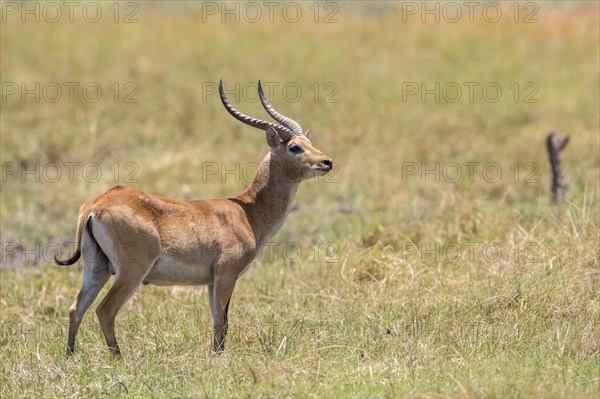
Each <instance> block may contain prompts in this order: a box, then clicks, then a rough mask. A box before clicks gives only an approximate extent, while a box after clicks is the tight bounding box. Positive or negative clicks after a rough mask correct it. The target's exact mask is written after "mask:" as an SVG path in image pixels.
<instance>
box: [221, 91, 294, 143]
mask: <svg viewBox="0 0 600 399" xmlns="http://www.w3.org/2000/svg"><path fill="white" fill-rule="evenodd" d="M219 94H220V95H221V102H222V103H223V105H224V106H225V109H226V110H227V112H229V113H230V114H231V116H233V117H234V118H235V119H237V120H238V121H240V122H243V123H245V124H246V125H249V126H252V127H255V128H257V129H261V130H266V129H267V128H268V127H271V128H273V129H275V131H276V132H277V133H278V134H279V137H281V139H282V140H283V141H289V140H290V139H291V138H292V137H293V136H304V135H305V134H304V131H303V130H302V126H300V124H299V123H298V122H296V121H295V120H293V119H291V118H288V117H287V116H285V115H282V114H280V113H279V112H277V110H275V108H273V106H272V105H271V104H269V101H268V100H267V97H266V96H265V92H264V91H263V89H262V85H261V84H260V80H259V81H258V96H259V97H260V102H261V103H262V105H263V107H264V108H265V110H266V111H267V112H268V113H269V115H271V117H273V119H275V120H276V121H277V122H279V123H281V125H278V124H277V123H273V122H268V121H265V120H262V119H258V118H253V117H251V116H248V115H244V114H242V113H241V112H240V111H238V110H237V109H235V108H234V107H233V105H231V103H230V102H229V100H228V99H227V96H225V90H224V89H223V80H221V81H219Z"/></svg>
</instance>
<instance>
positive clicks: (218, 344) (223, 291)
mask: <svg viewBox="0 0 600 399" xmlns="http://www.w3.org/2000/svg"><path fill="white" fill-rule="evenodd" d="M236 278H237V276H231V275H223V276H218V277H217V278H216V279H215V282H214V284H213V285H209V286H208V295H209V299H210V305H211V306H210V308H211V311H212V316H213V326H214V338H213V351H214V352H216V353H220V352H223V351H224V350H225V336H226V335H227V311H228V310H229V301H230V299H231V294H232V293H233V287H234V286H235V281H236ZM211 297H212V298H211Z"/></svg>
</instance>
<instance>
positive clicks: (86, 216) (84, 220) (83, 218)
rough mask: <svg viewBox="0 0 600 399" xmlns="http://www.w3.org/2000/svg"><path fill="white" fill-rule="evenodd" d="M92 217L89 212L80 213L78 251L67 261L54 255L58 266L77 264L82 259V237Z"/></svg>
mask: <svg viewBox="0 0 600 399" xmlns="http://www.w3.org/2000/svg"><path fill="white" fill-rule="evenodd" d="M91 218H92V215H90V212H89V211H84V212H80V213H79V220H78V221H77V237H76V238H77V250H76V251H75V253H74V254H73V255H72V256H71V257H70V258H69V259H65V260H60V259H58V258H57V257H56V255H54V261H55V262H56V264H57V265H60V266H69V265H72V264H73V263H75V262H77V261H78V260H79V258H80V257H81V236H82V235H83V229H84V228H85V227H86V226H87V225H88V224H89V222H90V220H91Z"/></svg>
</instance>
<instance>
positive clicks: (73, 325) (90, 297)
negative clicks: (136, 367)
mask: <svg viewBox="0 0 600 399" xmlns="http://www.w3.org/2000/svg"><path fill="white" fill-rule="evenodd" d="M81 248H82V252H83V284H82V285H81V290H79V294H78V295H77V299H76V300H75V301H74V302H73V304H72V305H71V307H70V308H69V335H68V341H67V355H71V354H72V353H73V351H74V350H75V338H76V336H77V331H78V330H79V326H80V325H81V320H82V319H83V315H84V314H85V312H86V311H87V310H88V309H89V307H90V305H91V304H92V303H93V302H94V299H96V297H97V296H98V293H99V292H100V290H101V289H102V287H104V285H105V284H106V282H107V281H108V279H109V277H110V271H109V268H108V258H107V257H106V255H105V254H104V252H102V249H101V248H100V246H99V245H98V243H97V242H96V240H95V239H94V237H92V236H91V235H90V234H89V232H88V230H87V229H86V230H85V231H84V233H83V237H82V247H81Z"/></svg>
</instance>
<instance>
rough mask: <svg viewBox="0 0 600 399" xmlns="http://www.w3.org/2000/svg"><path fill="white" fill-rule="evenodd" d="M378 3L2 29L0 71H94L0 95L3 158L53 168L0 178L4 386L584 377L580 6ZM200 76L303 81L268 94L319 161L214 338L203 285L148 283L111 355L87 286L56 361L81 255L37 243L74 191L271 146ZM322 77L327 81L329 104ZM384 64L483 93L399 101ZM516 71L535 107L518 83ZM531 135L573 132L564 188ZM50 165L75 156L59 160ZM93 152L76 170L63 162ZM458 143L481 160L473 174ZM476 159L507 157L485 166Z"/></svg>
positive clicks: (593, 41) (471, 390) (279, 386)
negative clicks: (71, 256)
mask: <svg viewBox="0 0 600 399" xmlns="http://www.w3.org/2000/svg"><path fill="white" fill-rule="evenodd" d="M311 4H312V3H306V4H304V6H305V9H304V11H305V13H307V14H306V15H310V14H308V13H309V12H310V10H308V9H307V8H306V7H309V6H310V5H311ZM390 4H391V5H390ZM390 4H388V5H387V6H382V7H381V8H378V7H374V6H372V7H369V6H366V5H353V6H350V5H348V4H347V3H340V11H339V13H338V14H337V18H338V19H339V22H338V23H335V24H323V23H319V24H315V23H314V22H312V20H311V18H303V19H302V20H301V21H300V22H298V23H295V24H289V23H285V21H282V20H276V21H275V22H274V23H273V24H270V23H267V22H263V23H256V24H248V23H240V24H234V23H225V24H222V23H220V22H219V20H218V19H216V18H215V19H209V21H208V22H206V23H202V22H201V14H200V9H199V6H198V5H196V6H195V7H192V6H191V5H190V4H184V3H178V6H172V7H169V6H167V5H166V4H161V5H154V6H150V5H149V4H147V3H144V4H142V6H141V8H140V11H139V13H138V14H137V17H138V19H139V22H138V23H135V24H123V23H118V24H115V23H112V22H111V21H110V19H107V20H103V21H102V22H100V23H98V24H89V23H85V22H84V21H81V20H78V21H77V22H76V23H73V24H71V23H57V24H49V23H39V24H36V23H24V24H23V23H20V22H15V20H14V19H9V20H8V22H6V23H3V24H2V32H1V38H0V40H1V45H2V56H1V57H0V67H1V70H2V82H3V89H4V88H5V87H6V86H5V85H6V83H7V82H18V83H19V84H20V83H21V82H26V83H27V84H28V85H29V86H28V87H32V85H34V84H35V82H41V84H42V85H43V84H45V83H47V82H80V83H81V85H83V84H85V83H87V82H98V84H100V86H101V87H102V89H103V96H102V98H101V99H100V100H99V101H98V102H96V103H90V102H86V101H85V99H84V98H82V96H81V94H80V92H79V94H77V93H76V96H75V98H74V100H73V102H69V101H67V100H65V99H64V98H63V99H61V100H60V101H58V102H56V103H50V102H48V101H40V102H39V103H36V102H34V101H32V100H31V98H29V100H28V101H25V102H22V101H20V99H19V98H18V96H11V97H9V98H8V99H7V100H6V101H3V102H2V115H1V116H2V117H1V118H0V129H1V132H2V142H1V154H0V155H1V161H2V163H3V165H4V166H5V167H6V165H16V166H18V168H19V172H20V171H21V170H23V168H28V169H33V168H35V165H36V163H39V164H40V168H41V169H40V173H42V172H41V170H42V168H44V167H45V166H47V165H48V163H51V162H57V163H59V164H60V165H62V167H61V168H62V169H61V170H62V172H63V177H62V178H60V179H57V181H56V182H51V181H49V180H51V179H47V178H46V179H44V176H43V175H40V177H41V179H40V181H39V182H36V181H35V179H34V175H25V176H24V177H23V179H25V181H23V179H22V176H21V175H20V174H17V175H8V176H6V175H5V174H3V176H2V177H3V178H4V177H6V178H5V179H4V180H3V181H2V189H1V190H0V196H1V204H0V216H1V228H2V231H1V234H2V239H1V240H2V244H3V247H2V267H1V268H0V320H1V323H0V328H1V329H0V352H1V354H2V365H1V370H2V374H1V375H2V381H1V382H0V386H1V389H2V391H1V393H2V397H31V396H37V397H41V396H43V397H89V396H92V397H95V396H109V397H122V396H126V395H125V394H126V393H128V395H129V396H130V397H182V396H186V397H290V396H293V397H374V396H375V397H400V396H402V397H448V396H452V397H597V395H598V390H599V388H600V373H599V364H598V357H599V354H600V338H599V335H598V322H599V315H600V302H599V300H598V287H599V283H600V274H599V264H598V259H599V258H600V252H599V245H598V242H599V233H598V232H599V228H600V209H599V206H600V203H599V194H600V193H599V185H598V181H599V180H600V159H599V151H598V148H599V145H600V143H599V132H600V111H599V110H600V93H599V86H600V80H599V76H598V72H597V71H598V70H599V68H600V62H599V57H598V51H599V44H598V40H597V38H598V36H599V34H600V21H599V17H598V15H599V14H598V8H597V5H596V4H592V3H578V4H577V5H576V6H574V7H567V6H565V4H562V5H556V6H553V5H551V4H549V3H541V7H540V10H539V12H538V14H537V18H538V19H539V22H538V23H533V24H522V23H519V24H515V23H514V22H513V21H512V20H511V19H510V18H506V19H504V18H503V19H502V20H501V21H500V22H499V23H496V24H490V23H486V22H485V21H483V20H482V19H481V18H477V19H476V21H475V22H474V23H469V22H468V21H462V23H456V24H448V23H440V24H435V23H425V24H423V23H420V22H419V21H418V19H411V20H409V21H408V22H406V23H402V22H401V21H402V14H401V9H400V7H399V6H398V5H396V6H395V5H394V4H392V3H390ZM506 7H508V5H506ZM105 11H106V10H105ZM505 12H508V11H507V9H505ZM109 15H110V14H109ZM290 46H291V47H292V48H293V50H289V49H288V48H289V47H290ZM220 78H223V79H224V81H225V82H226V83H229V84H233V83H234V82H240V84H241V85H244V84H246V83H249V82H255V81H256V80H258V79H262V80H263V81H267V82H279V83H280V87H281V86H283V85H284V84H285V83H289V82H295V83H297V84H298V85H300V87H301V88H302V90H303V95H302V97H301V98H300V99H299V101H297V102H290V101H285V99H284V98H283V97H282V95H281V92H276V95H275V97H274V98H273V103H274V105H275V106H276V107H277V108H278V109H279V110H280V111H282V112H283V113H286V114H289V115H290V116H291V117H293V118H295V119H297V120H298V121H299V122H300V123H302V124H303V126H304V127H305V128H312V130H313V132H314V133H313V136H311V137H313V143H314V144H315V145H316V146H317V147H318V148H320V149H322V150H323V151H324V152H326V153H327V154H328V155H330V156H331V157H332V158H333V159H334V162H335V163H337V164H338V165H339V170H338V171H337V173H336V174H335V176H333V177H332V178H331V179H329V180H327V181H323V179H321V181H319V182H310V181H309V182H306V183H303V184H302V185H301V187H300V190H299V193H298V196H297V198H296V203H297V204H298V209H297V210H295V211H294V212H292V213H291V214H290V216H289V218H288V220H287V222H286V223H285V224H284V226H283V228H282V230H281V231H280V233H279V234H278V235H277V236H276V237H275V238H274V239H273V242H274V244H273V245H272V248H273V252H272V254H269V251H268V249H266V250H265V253H264V254H263V256H262V257H261V258H260V259H259V260H258V261H256V262H255V263H254V264H253V265H252V267H251V269H250V270H249V272H248V273H247V274H245V275H244V277H243V278H242V279H241V280H240V281H239V282H238V284H237V286H236V289H235V291H234V294H233V300H232V306H231V311H230V323H231V325H230V329H229V334H228V337H227V351H226V352H225V353H224V354H222V355H220V356H215V355H213V354H211V352H210V344H211V342H212V326H211V317H210V312H209V307H208V300H207V296H206V290H205V289H204V288H203V287H199V288H198V287H196V288H189V287H154V286H144V287H141V288H140V289H139V291H138V292H137V294H136V295H135V296H134V297H133V299H132V301H131V302H130V304H128V305H127V306H125V308H124V309H123V310H122V312H121V313H120V314H119V317H118V318H117V335H118V339H119V343H120V347H121V350H122V351H123V359H122V360H116V359H113V358H111V356H110V355H109V354H108V351H107V350H106V348H105V344H104V339H103V337H102V333H101V331H100V328H99V325H98V323H97V319H96V316H95V314H94V312H93V309H94V307H92V309H91V310H90V311H89V312H88V314H87V315H86V318H85V319H84V322H83V324H82V327H81V329H80V333H79V336H78V341H77V348H76V350H77V352H76V356H74V357H72V358H66V357H65V355H64V352H65V344H66V329H67V323H68V307H69V305H70V304H71V302H72V301H73V299H74V298H75V296H76V295H77V292H78V290H79V287H80V284H81V280H82V265H81V263H78V264H77V265H76V266H72V267H71V268H59V267H57V266H55V265H53V264H51V262H50V260H49V258H50V255H51V254H52V249H53V248H54V247H53V246H52V244H49V243H60V244H62V243H65V242H68V241H72V236H73V232H74V228H75V223H76V220H77V210H78V208H79V206H80V205H81V204H82V203H83V202H85V201H87V200H89V199H92V198H94V197H96V196H98V195H99V194H101V193H102V192H103V191H105V190H106V189H108V188H109V187H111V186H113V185H115V184H116V183H120V184H126V185H131V186H135V187H138V188H140V189H143V190H145V191H147V192H150V193H155V194H160V195H167V196H171V197H174V198H179V199H191V198H213V197H221V196H231V195H235V194H237V193H239V192H241V191H242V190H243V189H244V188H245V186H246V185H247V184H248V181H247V179H245V177H247V175H245V174H241V173H240V174H241V175H238V176H235V175H232V174H229V175H225V176H222V175H221V174H220V173H218V174H216V175H206V173H205V174H204V175H203V168H206V166H207V165H208V164H207V163H211V165H212V163H215V164H217V165H219V166H221V164H222V163H224V164H225V165H226V167H227V168H228V169H229V170H231V169H233V168H234V167H235V164H236V163H239V170H240V171H242V170H248V171H251V170H252V169H251V168H250V169H244V168H245V167H246V166H247V165H248V164H249V163H252V162H258V161H259V160H260V159H261V158H262V156H263V155H264V153H266V151H267V145H266V143H265V137H264V134H261V133H260V132H258V131H255V130H253V129H250V128H245V127H243V126H240V124H239V123H237V122H236V121H234V120H233V119H232V118H231V117H230V116H229V115H228V114H227V113H226V112H225V111H224V110H223V109H222V106H221V104H220V103H219V99H218V96H215V95H207V96H206V101H203V94H206V92H205V91H203V87H204V86H203V83H207V82H209V83H214V82H218V80H219V79H220ZM115 82H117V83H118V84H119V87H120V89H121V90H124V85H125V84H126V83H127V82H133V83H135V85H137V87H138V89H139V91H138V92H137V94H136V96H135V97H136V98H137V99H138V100H139V102H138V103H123V102H122V101H118V102H115V101H114V99H113V94H114V93H113V91H111V89H110V86H111V85H112V84H113V83H115ZM315 82H316V83H317V87H319V90H320V91H319V96H318V98H317V100H318V101H315V99H314V90H312V91H311V89H310V87H311V85H313V84H314V83H315ZM328 82H333V84H334V85H335V86H334V87H336V88H337V89H338V90H337V92H336V93H335V94H334V98H335V99H336V100H338V101H337V102H324V98H325V95H326V94H328V93H330V91H329V90H330V88H331V87H332V86H327V87H326V86H325V85H326V84H327V83H328ZM403 82H404V83H407V82H416V83H418V84H420V83H422V82H425V83H426V84H428V85H429V86H428V87H433V85H434V84H435V82H440V84H441V86H443V85H444V84H446V83H449V82H458V83H459V84H461V85H462V84H463V83H464V82H478V83H480V84H481V86H483V85H484V84H485V83H487V82H496V83H497V84H498V85H500V86H501V87H502V88H503V95H502V98H501V99H500V101H498V102H496V103H491V102H488V101H485V100H484V99H483V98H482V97H481V96H480V95H479V94H477V93H478V92H476V97H475V99H474V101H473V102H469V101H467V100H465V99H461V100H460V101H458V102H456V103H451V102H447V101H443V99H442V100H441V101H439V102H435V101H433V100H432V99H431V97H428V98H426V101H424V102H422V101H421V99H420V98H419V97H418V96H413V97H408V98H407V99H406V101H403V90H402V83H403ZM515 82H517V83H518V86H519V87H520V90H521V92H520V97H519V101H514V98H513V94H514V91H511V89H510V87H511V85H513V84H514V83H515ZM528 82H533V83H535V85H536V87H537V88H538V89H539V90H538V91H537V93H536V94H535V99H537V100H538V102H537V103H525V102H524V101H523V99H524V98H523V95H524V93H527V90H525V89H524V87H525V84H527V83H528ZM523 90H525V91H523ZM126 92H127V90H125V91H121V92H120V93H121V99H122V98H123V96H124V94H125V93H126ZM248 93H251V90H249V91H248ZM479 93H480V92H479ZM237 104H238V106H239V109H240V110H242V111H243V112H245V113H248V114H251V115H257V116H259V115H263V116H264V115H266V113H265V112H264V111H262V110H261V109H260V106H259V105H258V104H257V103H256V102H254V103H252V102H250V101H248V100H247V99H240V101H239V103H237ZM551 130H556V131H558V132H560V133H561V134H569V135H570V136H571V142H570V143H569V145H568V146H567V148H566V149H565V151H564V153H562V164H563V168H564V170H565V172H566V175H567V176H568V178H569V189H568V193H567V198H568V200H567V202H566V203H564V204H562V205H560V206H558V205H555V204H553V203H552V202H551V200H550V195H549V186H550V172H549V165H548V161H547V158H546V157H547V156H546V153H545V144H544V140H545V137H546V135H547V133H548V132H549V131H551ZM65 162H77V163H78V164H76V166H75V169H74V172H75V175H74V178H73V180H72V181H69V179H68V178H67V176H66V175H65V174H66V173H67V172H68V169H67V168H66V167H65V166H64V163H65ZM90 162H96V163H98V164H99V165H100V168H101V170H102V172H103V173H102V177H101V178H100V179H99V180H98V181H97V182H90V181H89V179H87V180H86V179H84V178H83V177H82V175H81V172H82V168H83V166H85V165H88V164H89V163H90ZM451 162H456V163H457V164H459V165H460V166H461V170H462V172H463V175H462V177H461V178H460V179H458V180H459V181H457V182H456V183H451V182H448V181H444V179H440V180H439V181H436V179H435V176H432V175H426V176H424V178H422V177H421V175H420V174H416V175H406V174H404V175H403V170H404V171H405V172H406V167H407V165H409V163H410V165H416V166H418V167H419V168H421V169H422V168H425V167H427V168H429V169H432V168H435V165H436V163H439V165H440V166H439V168H440V174H441V171H442V170H444V171H447V172H448V173H449V172H450V170H449V169H444V168H445V167H448V165H450V163H451ZM465 162H478V165H477V166H476V169H475V175H474V176H473V179H472V181H471V180H470V179H469V176H468V175H467V174H466V172H467V168H466V167H465V166H464V163H465ZM115 163H118V168H117V170H118V171H119V175H118V178H116V179H115V175H114V173H115V168H114V167H113V165H115ZM128 163H132V164H128ZM515 163H518V167H517V168H516V169H517V170H518V172H519V173H518V176H517V175H516V174H515V173H516V171H515V168H514V165H515ZM132 165H133V166H132ZM485 165H495V166H496V167H498V168H500V170H501V171H502V176H501V177H500V178H499V179H498V180H497V181H494V182H490V181H486V178H488V179H487V180H490V179H489V176H487V175H482V170H483V167H484V166H485ZM111 167H112V169H111ZM132 168H135V169H132ZM403 168H404V169H403ZM222 171H223V170H222V169H221V170H220V171H219V172H222ZM130 172H135V173H134V176H133V178H134V179H135V181H134V182H128V181H126V180H125V179H126V176H127V174H128V173H130ZM204 172H206V170H204ZM48 173H50V171H48ZM530 173H531V176H529V178H530V180H527V179H526V178H527V176H528V175H529V174H530ZM403 177H404V178H403ZM531 179H534V180H535V181H533V180H531ZM289 243H296V244H297V245H298V246H299V248H300V250H301V253H300V254H299V255H298V261H296V262H290V258H295V257H296V255H295V252H294V250H295V248H297V247H292V246H289V245H290V244H289ZM315 243H316V244H315ZM13 244H19V245H20V247H18V248H15V246H14V245H13ZM36 244H37V245H38V247H36ZM315 245H316V246H315ZM288 246H289V248H288ZM36 248H37V249H36ZM286 248H288V249H289V250H290V252H288V256H287V257H286V256H285V249H286ZM495 251H496V252H495ZM497 251H500V252H497ZM36 255H37V258H38V259H36ZM23 264H24V265H23ZM108 286H110V284H108ZM107 288H108V287H106V288H105V289H104V291H103V292H101V294H100V295H99V298H102V296H103V294H104V293H105V292H106V289H107ZM97 303H98V302H97Z"/></svg>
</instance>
